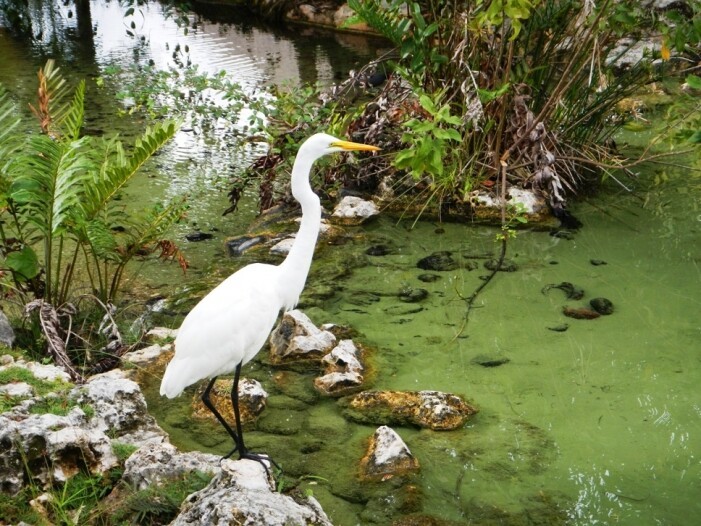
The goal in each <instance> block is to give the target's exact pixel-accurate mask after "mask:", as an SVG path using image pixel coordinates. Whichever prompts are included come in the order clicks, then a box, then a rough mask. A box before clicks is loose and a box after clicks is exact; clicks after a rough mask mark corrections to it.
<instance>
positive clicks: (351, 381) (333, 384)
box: [314, 371, 363, 396]
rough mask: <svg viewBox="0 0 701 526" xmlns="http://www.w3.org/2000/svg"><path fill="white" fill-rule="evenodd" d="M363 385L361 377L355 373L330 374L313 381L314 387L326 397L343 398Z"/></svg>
mask: <svg viewBox="0 0 701 526" xmlns="http://www.w3.org/2000/svg"><path fill="white" fill-rule="evenodd" d="M362 385H363V376H362V375H361V374H359V373H358V372H356V371H345V372H332V373H328V374H325V375H323V376H319V377H318V378H315V379H314V387H315V388H316V389H317V390H318V391H320V392H321V393H323V394H325V395H328V396H344V395H346V394H348V393H350V392H354V391H357V390H358V388H359V387H360V386H362Z"/></svg>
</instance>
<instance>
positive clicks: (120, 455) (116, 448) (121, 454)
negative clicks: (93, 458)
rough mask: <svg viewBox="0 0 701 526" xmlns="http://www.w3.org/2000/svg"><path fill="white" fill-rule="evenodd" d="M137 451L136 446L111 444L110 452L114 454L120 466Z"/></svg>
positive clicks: (119, 443) (118, 443)
mask: <svg viewBox="0 0 701 526" xmlns="http://www.w3.org/2000/svg"><path fill="white" fill-rule="evenodd" d="M137 449H139V448H138V447H137V446H134V445H132V444H124V443H123V442H117V441H113V442H112V452H113V453H114V454H115V456H116V457H117V459H118V460H119V463H120V464H124V462H125V461H126V460H127V459H128V458H129V457H130V456H131V454H132V453H133V452H134V451H136V450H137Z"/></svg>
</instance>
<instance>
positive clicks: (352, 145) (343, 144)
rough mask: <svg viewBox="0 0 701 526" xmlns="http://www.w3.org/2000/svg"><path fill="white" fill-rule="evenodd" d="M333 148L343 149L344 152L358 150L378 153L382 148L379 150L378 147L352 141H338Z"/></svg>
mask: <svg viewBox="0 0 701 526" xmlns="http://www.w3.org/2000/svg"><path fill="white" fill-rule="evenodd" d="M331 146H334V147H335V148H343V149H344V150H347V151H349V152H350V151H356V150H362V151H369V152H376V151H378V150H380V148H378V147H377V146H370V145H369V144H362V143H359V142H350V141H336V142H335V143H333V144H332V145H331Z"/></svg>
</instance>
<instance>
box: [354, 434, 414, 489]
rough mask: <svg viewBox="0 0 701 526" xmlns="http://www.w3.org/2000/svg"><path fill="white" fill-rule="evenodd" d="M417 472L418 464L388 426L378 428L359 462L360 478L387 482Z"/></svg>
mask: <svg viewBox="0 0 701 526" xmlns="http://www.w3.org/2000/svg"><path fill="white" fill-rule="evenodd" d="M418 470H419V462H418V460H416V458H414V456H413V455H412V454H411V451H409V448H408V447H407V445H406V444H405V443H404V441H403V440H402V438H401V437H400V436H399V435H398V434H397V433H396V431H394V429H392V428H391V427H388V426H380V427H378V428H377V430H376V431H375V434H374V435H373V436H372V437H371V438H370V443H369V444H368V449H367V453H366V454H365V456H364V457H363V459H362V460H361V461H360V477H361V479H366V480H387V479H388V478H390V477H395V476H403V475H407V474H409V473H415V472H417V471H418Z"/></svg>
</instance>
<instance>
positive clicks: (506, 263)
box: [484, 259, 518, 272]
mask: <svg viewBox="0 0 701 526" xmlns="http://www.w3.org/2000/svg"><path fill="white" fill-rule="evenodd" d="M498 265H499V260H497V259H488V260H487V261H485V262H484V268H486V269H487V270H491V271H495V270H497V266H498ZM517 270H518V265H516V263H515V262H513V261H511V260H510V259H504V260H503V261H502V262H501V266H500V267H499V272H516V271H517Z"/></svg>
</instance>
